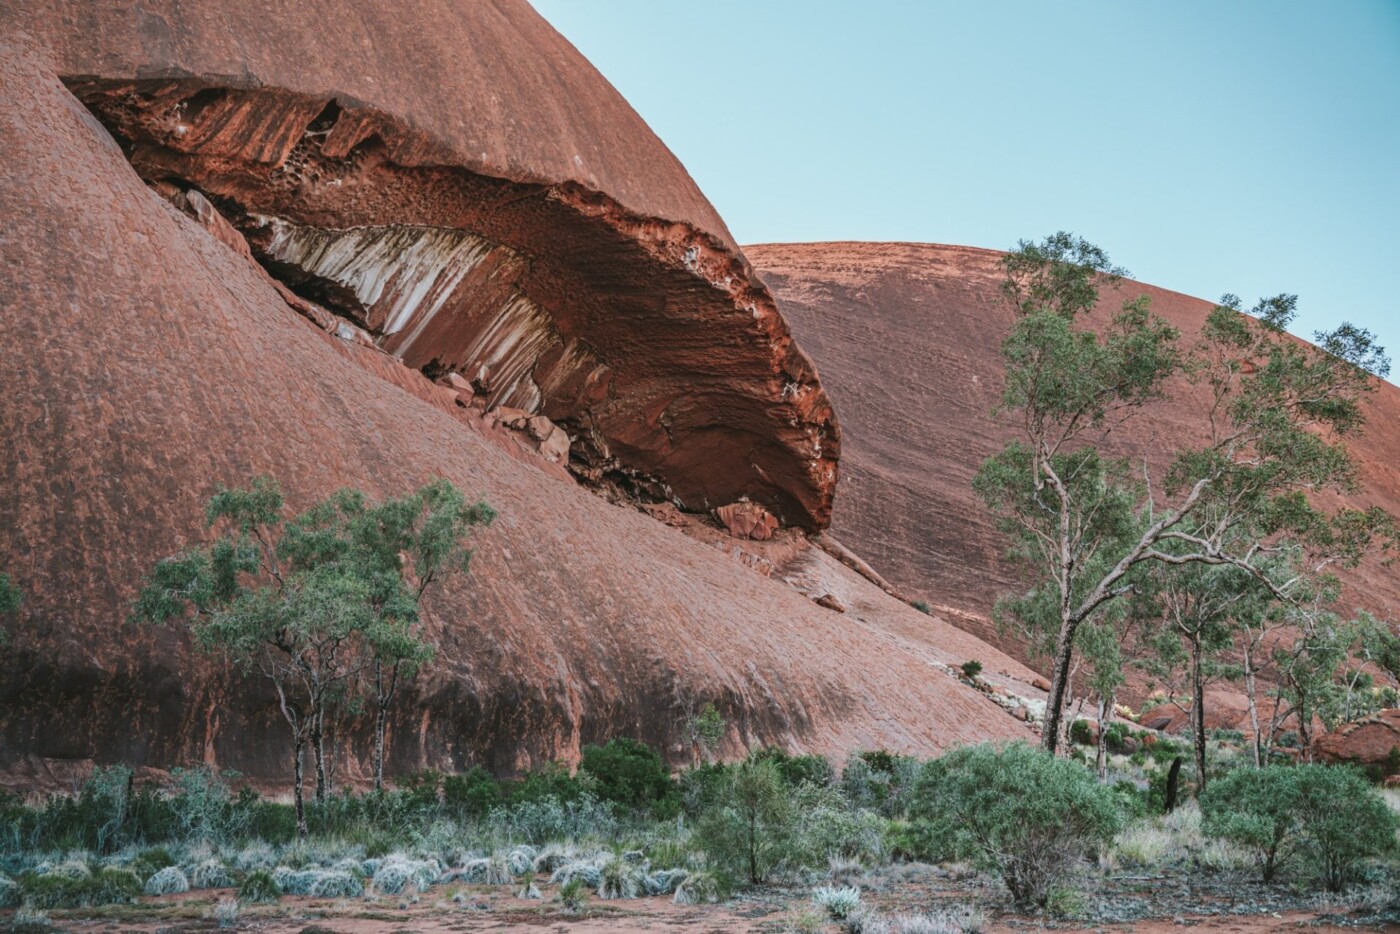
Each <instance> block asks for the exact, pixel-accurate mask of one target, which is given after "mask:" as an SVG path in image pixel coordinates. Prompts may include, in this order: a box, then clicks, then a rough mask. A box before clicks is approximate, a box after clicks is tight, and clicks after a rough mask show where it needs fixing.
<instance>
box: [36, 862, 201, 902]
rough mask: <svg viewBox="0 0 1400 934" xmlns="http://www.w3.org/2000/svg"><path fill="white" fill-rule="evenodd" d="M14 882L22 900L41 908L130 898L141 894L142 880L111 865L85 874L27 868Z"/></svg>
mask: <svg viewBox="0 0 1400 934" xmlns="http://www.w3.org/2000/svg"><path fill="white" fill-rule="evenodd" d="M177 871H178V870H177ZM16 882H17V883H18V885H19V889H20V895H21V897H22V898H23V901H24V903H25V904H26V905H28V906H30V907H32V908H40V909H45V908H91V907H93V906H95V905H110V904H114V903H118V902H129V901H131V900H132V899H133V898H135V897H136V896H138V895H140V894H141V880H140V879H138V878H137V877H136V873H134V872H132V871H131V870H129V869H117V868H116V867H113V866H104V867H103V868H101V869H99V870H98V871H97V872H94V873H89V874H87V875H84V876H63V875H48V874H40V873H35V872H26V873H22V874H21V875H20V877H19V879H17V880H16Z"/></svg>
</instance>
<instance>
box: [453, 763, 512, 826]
mask: <svg viewBox="0 0 1400 934" xmlns="http://www.w3.org/2000/svg"><path fill="white" fill-rule="evenodd" d="M442 798H443V802H444V803H445V804H446V805H447V807H448V810H450V811H451V812H452V813H454V814H456V815H457V816H458V817H462V818H480V817H485V816H486V815H487V814H489V813H490V812H491V809H492V808H494V807H496V806H497V805H498V804H500V803H501V800H502V796H501V786H500V784H499V783H498V782H497V781H496V779H495V778H494V777H493V776H492V775H491V773H490V772H488V771H486V770H485V769H483V768H482V767H481V766H479V765H478V766H474V767H472V768H470V769H468V770H467V771H465V772H463V773H462V774H461V775H449V776H448V777H447V778H444V779H443V780H442Z"/></svg>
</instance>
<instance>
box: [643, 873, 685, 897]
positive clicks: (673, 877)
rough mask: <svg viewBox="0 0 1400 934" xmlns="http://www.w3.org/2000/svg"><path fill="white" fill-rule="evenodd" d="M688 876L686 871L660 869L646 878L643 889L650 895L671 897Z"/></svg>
mask: <svg viewBox="0 0 1400 934" xmlns="http://www.w3.org/2000/svg"><path fill="white" fill-rule="evenodd" d="M688 875H690V873H689V871H688V870H685V869H660V870H657V871H656V872H653V873H651V874H649V875H647V876H646V878H645V880H644V881H643V889H644V890H645V892H646V894H648V895H671V894H674V893H675V891H676V889H677V888H678V887H679V886H680V884H681V883H682V882H684V881H685V880H686V877H687V876H688Z"/></svg>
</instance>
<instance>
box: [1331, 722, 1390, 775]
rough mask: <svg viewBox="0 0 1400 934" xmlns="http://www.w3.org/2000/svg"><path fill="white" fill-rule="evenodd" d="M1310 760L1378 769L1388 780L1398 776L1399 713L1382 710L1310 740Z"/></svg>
mask: <svg viewBox="0 0 1400 934" xmlns="http://www.w3.org/2000/svg"><path fill="white" fill-rule="evenodd" d="M1312 751H1313V758H1314V759H1317V760H1318V761H1321V762H1351V763H1355V764H1357V765H1361V766H1369V767H1374V768H1377V769H1379V770H1380V771H1381V773H1382V774H1383V775H1385V776H1387V777H1390V776H1394V775H1396V774H1400V710H1382V711H1380V712H1379V713H1377V714H1374V715H1373V716H1370V717H1367V718H1366V719H1364V720H1360V721H1357V722H1356V723H1347V724H1344V725H1342V726H1341V727H1339V728H1338V729H1336V730H1333V731H1332V732H1330V733H1323V734H1322V735H1321V736H1319V737H1317V739H1316V740H1314V741H1313V750H1312Z"/></svg>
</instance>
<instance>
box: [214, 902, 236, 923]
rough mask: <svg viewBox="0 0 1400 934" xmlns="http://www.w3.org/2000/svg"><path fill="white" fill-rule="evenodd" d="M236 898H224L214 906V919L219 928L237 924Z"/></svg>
mask: <svg viewBox="0 0 1400 934" xmlns="http://www.w3.org/2000/svg"><path fill="white" fill-rule="evenodd" d="M238 915H239V907H238V899H236V898H224V899H220V900H219V903H218V904H217V905H215V906H214V920H215V921H216V922H218V925H219V927H221V928H231V927H237V926H238Z"/></svg>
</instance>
